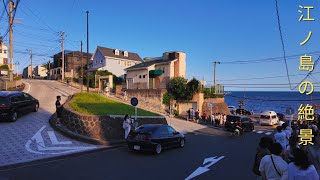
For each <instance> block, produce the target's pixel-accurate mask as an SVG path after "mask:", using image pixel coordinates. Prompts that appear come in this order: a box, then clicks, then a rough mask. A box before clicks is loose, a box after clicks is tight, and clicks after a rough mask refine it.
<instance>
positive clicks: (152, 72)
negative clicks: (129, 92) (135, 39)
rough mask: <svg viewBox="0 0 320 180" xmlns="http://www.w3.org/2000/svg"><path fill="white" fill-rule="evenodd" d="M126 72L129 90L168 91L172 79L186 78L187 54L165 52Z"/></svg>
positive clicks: (146, 59)
mask: <svg viewBox="0 0 320 180" xmlns="http://www.w3.org/2000/svg"><path fill="white" fill-rule="evenodd" d="M125 70H126V72H127V73H126V85H127V89H166V88H167V85H168V83H169V81H170V78H173V77H179V76H181V77H184V78H185V77H186V54H185V53H184V52H165V53H163V56H162V57H157V58H145V59H144V62H143V63H140V64H136V65H134V66H132V67H129V68H127V69H125Z"/></svg>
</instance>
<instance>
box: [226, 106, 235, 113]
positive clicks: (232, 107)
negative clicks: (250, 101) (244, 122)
mask: <svg viewBox="0 0 320 180" xmlns="http://www.w3.org/2000/svg"><path fill="white" fill-rule="evenodd" d="M228 109H229V111H230V112H231V113H234V112H236V110H237V108H236V107H235V106H228Z"/></svg>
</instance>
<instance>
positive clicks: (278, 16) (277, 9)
mask: <svg viewBox="0 0 320 180" xmlns="http://www.w3.org/2000/svg"><path fill="white" fill-rule="evenodd" d="M275 1H276V11H277V19H278V29H279V33H280V39H281V45H282V51H283V59H284V63H285V64H286V71H287V77H288V82H289V85H290V89H291V81H290V76H289V69H288V64H287V58H286V50H285V46H284V41H283V35H282V30H281V23H280V15H279V8H278V0H275Z"/></svg>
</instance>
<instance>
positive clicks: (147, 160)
mask: <svg viewBox="0 0 320 180" xmlns="http://www.w3.org/2000/svg"><path fill="white" fill-rule="evenodd" d="M217 131H218V130H217ZM262 136H265V134H263V133H260V134H258V133H247V134H245V135H243V136H240V137H234V136H230V135H229V134H228V135H220V136H218V135H211V136H208V135H202V134H187V135H186V138H187V142H186V146H185V147H184V148H182V149H171V150H167V151H163V152H162V154H160V155H153V154H149V153H141V152H130V151H128V149H127V148H126V147H122V148H118V149H113V150H106V151H101V152H95V153H90V154H85V155H81V156H78V157H70V158H66V159H61V160H57V161H51V162H46V163H42V164H35V165H32V166H27V167H21V168H18V169H12V170H7V171H2V172H0V179H1V177H2V178H5V179H17V180H19V179H117V180H118V179H120V180H122V179H129V178H130V179H153V180H154V179H177V180H179V179H186V178H187V177H188V176H190V175H191V174H192V173H193V172H194V171H196V169H198V168H199V167H201V166H202V168H200V170H202V171H203V170H204V169H206V168H205V167H207V168H208V169H207V170H208V171H207V172H204V173H203V174H201V175H199V176H196V177H195V178H193V179H217V180H220V179H223V180H229V179H230V180H232V179H246V180H250V179H252V180H253V179H256V177H255V175H254V174H253V173H252V171H251V169H252V165H253V160H254V155H255V149H256V146H257V144H258V142H259V139H260V138H261V137H262ZM222 156H224V157H222ZM210 157H215V159H218V158H222V159H221V160H219V161H218V162H216V163H211V162H212V161H209V162H207V163H205V164H203V163H204V159H206V158H210ZM210 165H211V166H210Z"/></svg>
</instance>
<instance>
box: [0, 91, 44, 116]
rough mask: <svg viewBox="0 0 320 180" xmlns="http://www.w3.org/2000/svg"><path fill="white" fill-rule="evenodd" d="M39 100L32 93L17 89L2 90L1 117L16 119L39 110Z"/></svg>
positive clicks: (0, 95) (0, 96)
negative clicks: (16, 90)
mask: <svg viewBox="0 0 320 180" xmlns="http://www.w3.org/2000/svg"><path fill="white" fill-rule="evenodd" d="M38 109H39V101H38V100H37V99H35V98H34V97H32V96H31V95H30V94H27V93H24V92H15V91H0V119H1V120H9V121H12V122H14V121H16V120H17V119H18V117H19V116H21V115H23V114H26V113H29V112H37V111H38Z"/></svg>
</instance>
